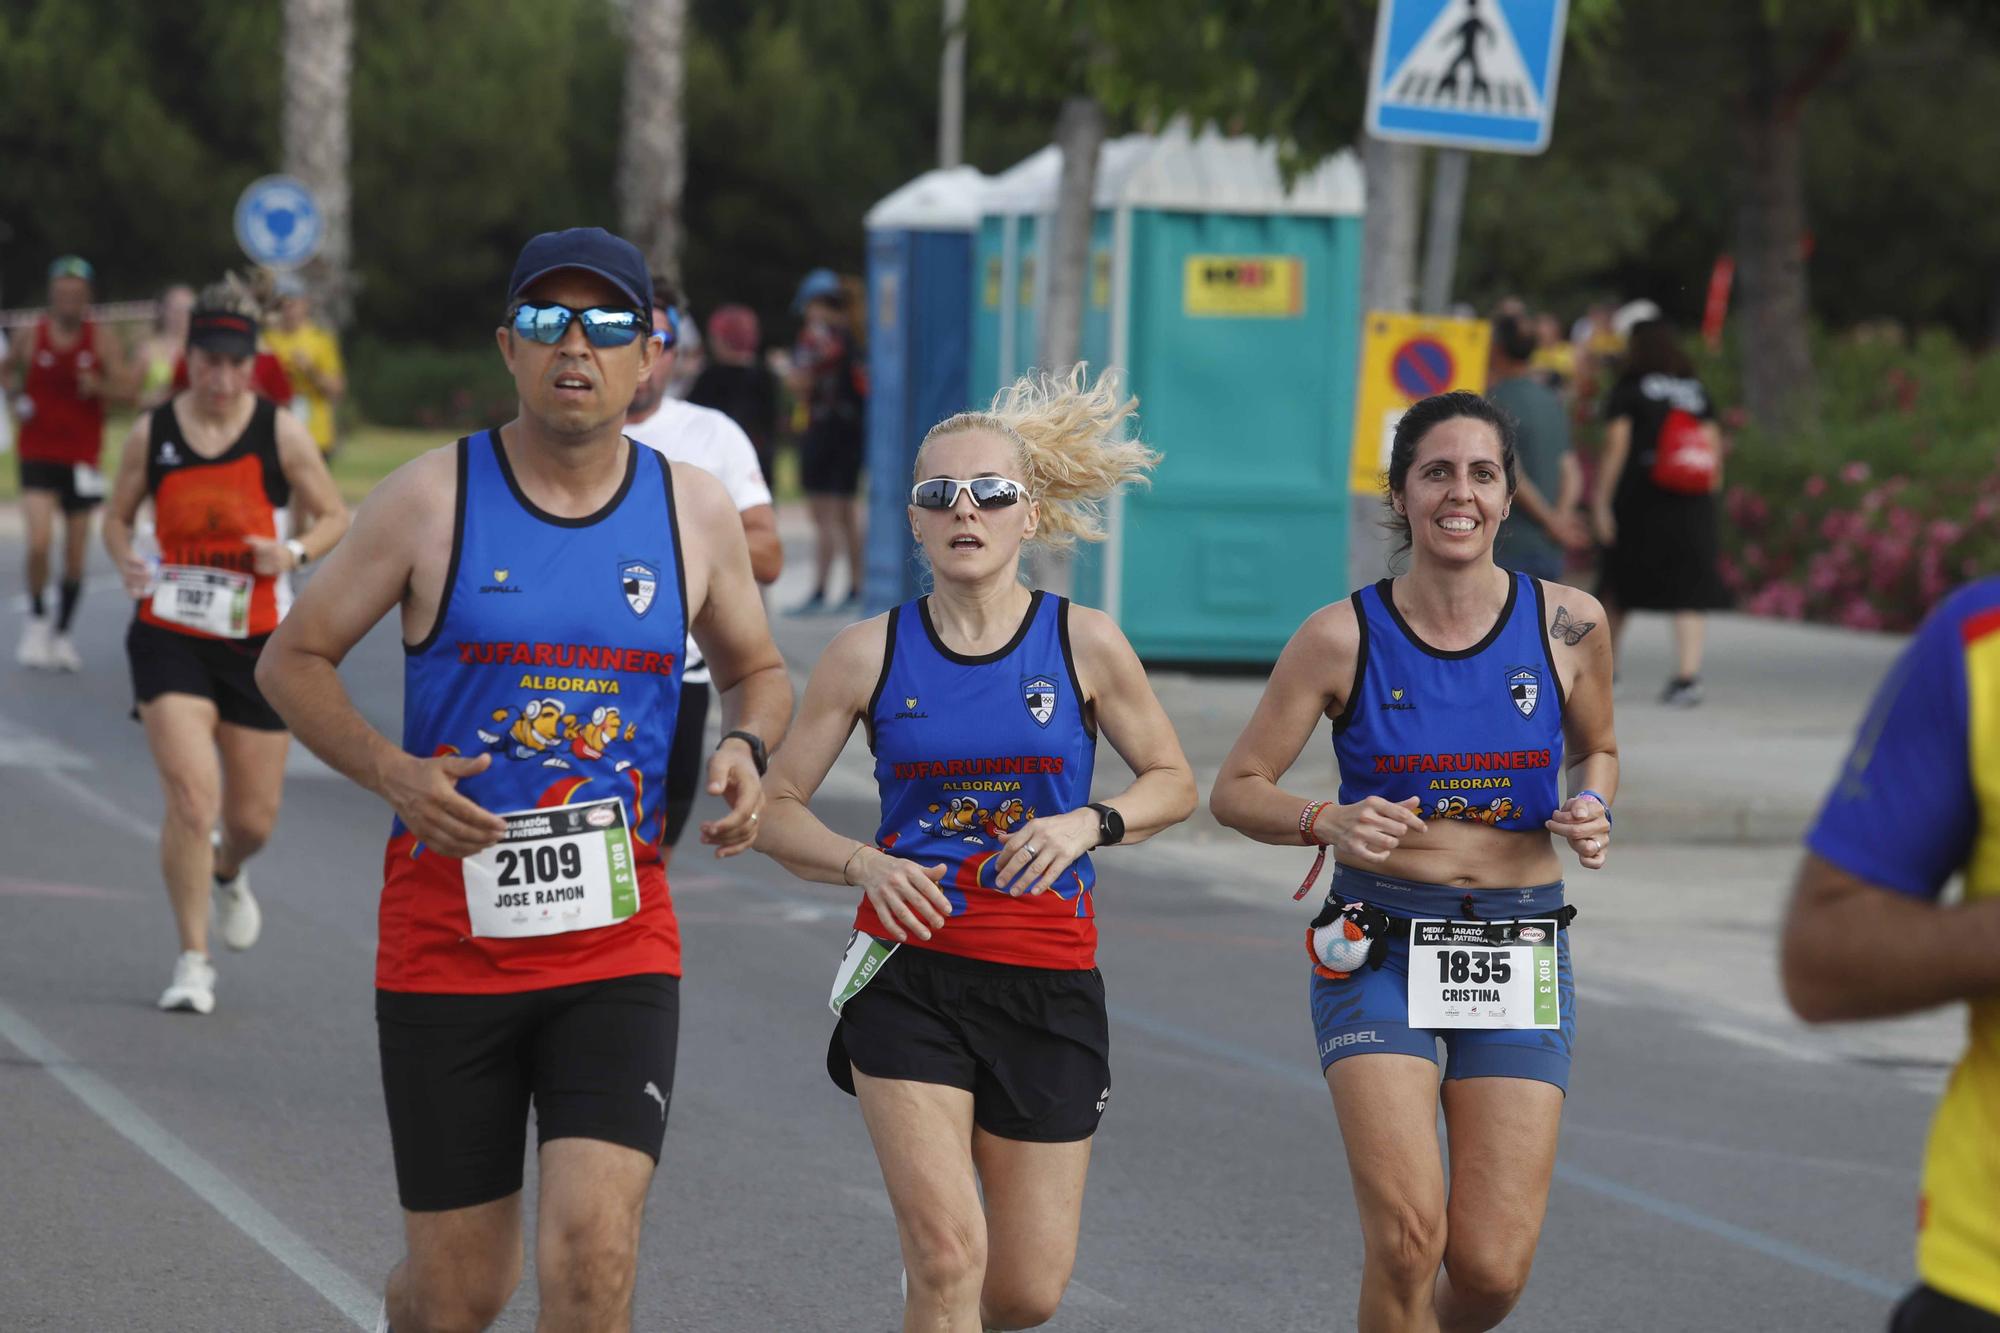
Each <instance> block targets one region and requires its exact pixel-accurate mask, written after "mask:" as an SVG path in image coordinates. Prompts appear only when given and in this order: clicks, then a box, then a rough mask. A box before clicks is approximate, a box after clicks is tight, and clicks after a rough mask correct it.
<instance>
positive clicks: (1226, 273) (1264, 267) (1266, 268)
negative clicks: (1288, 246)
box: [1181, 255, 1306, 319]
mask: <svg viewBox="0 0 2000 1333" xmlns="http://www.w3.org/2000/svg"><path fill="white" fill-rule="evenodd" d="M1182 275H1183V276H1182V281H1181V309H1182V310H1183V311H1184V312H1185V313H1187V314H1189V315H1194V316H1206V317H1211V318H1221V319H1297V318H1298V317H1299V316H1300V315H1302V314H1304V313H1305V309H1306V261H1305V260H1304V259H1302V258H1301V257H1299V256H1298V255H1189V256H1188V257H1187V265H1186V267H1185V268H1184V269H1183V270H1182Z"/></svg>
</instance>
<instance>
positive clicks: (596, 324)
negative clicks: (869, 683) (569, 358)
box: [514, 303, 653, 347]
mask: <svg viewBox="0 0 2000 1333" xmlns="http://www.w3.org/2000/svg"><path fill="white" fill-rule="evenodd" d="M577 319H581V320H582V321H583V336H584V337H585V338H586V339H588V340H589V342H590V345H591V346H592V347H630V346H631V345H632V344H633V343H634V342H635V341H637V340H638V338H639V337H640V335H641V334H650V333H651V332H652V331H653V320H652V317H651V316H650V315H642V314H640V313H639V312H638V311H637V310H627V309H622V308H619V307H615V306H591V307H590V308H589V309H587V310H579V309H577V308H576V307H574V306H566V305H531V304H527V303H523V304H521V305H518V306H515V307H514V332H516V333H518V334H520V335H521V336H522V337H523V338H526V339H527V340H528V341H529V342H536V343H541V344H542V345H544V346H546V347H554V346H555V345H556V344H557V343H559V342H561V341H562V340H563V337H564V335H566V334H567V333H568V332H569V326H570V324H571V322H572V321H574V320H577Z"/></svg>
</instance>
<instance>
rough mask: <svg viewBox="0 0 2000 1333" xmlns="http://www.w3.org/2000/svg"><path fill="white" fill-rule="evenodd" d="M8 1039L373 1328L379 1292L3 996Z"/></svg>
mask: <svg viewBox="0 0 2000 1333" xmlns="http://www.w3.org/2000/svg"><path fill="white" fill-rule="evenodd" d="M149 836H150V834H149ZM0 1037H5V1038H6V1039H7V1040H8V1041H9V1042H11V1043H12V1044H13V1045H14V1046H15V1047H16V1048H17V1049H18V1050H19V1051H20V1052H21V1054H23V1055H25V1056H27V1057H28V1059H30V1060H32V1061H34V1062H35V1063H36V1064H38V1065H40V1066H41V1067H42V1069H43V1070H45V1071H46V1072H47V1073H48V1074H49V1075H50V1076H51V1077H52V1078H54V1079H55V1080H56V1082H58V1083H60V1084H62V1085H63V1086H64V1087H65V1088H67V1089H69V1091H70V1092H71V1093H72V1094H73V1095H74V1096H75V1097H76V1099H77V1100H78V1101H80V1102H82V1103H83V1104H84V1105H85V1106H87V1107H89V1108H90V1109H91V1111H92V1112H93V1113H95V1114H96V1116H97V1118H98V1119H100V1120H102V1121H103V1122H104V1123H105V1124H107V1125H109V1126H110V1127H111V1128H112V1129H114V1130H116V1131H117V1132H118V1134H119V1135H120V1136H121V1137H122V1138H124V1139H125V1141H126V1142H128V1143H130V1144H131V1145H132V1146H133V1147H135V1148H137V1149H138V1150H139V1151H140V1152H143V1153H145V1154H146V1156H148V1157H150V1158H152V1159H153V1160H154V1161H155V1162H157V1163H158V1164H159V1165H160V1166H161V1167H163V1168H164V1169H165V1170H166V1171H167V1172H168V1174H170V1175H172V1176H173V1177H174V1178H175V1179H177V1180H179V1181H180V1182H181V1184H183V1185H185V1186H187V1187H188V1188H189V1189H190V1190H192V1191H194V1193H195V1194H196V1195H197V1196H198V1197H199V1198H200V1199H201V1200H202V1201H203V1202H204V1203H206V1204H208V1205H209V1206H210V1207H211V1208H213V1209H215V1211H216V1212H218V1213H221V1214H222V1215H223V1217H224V1218H226V1219H228V1221H229V1223H230V1224H231V1225H232V1226H234V1227H235V1228H236V1229H237V1230H238V1231H241V1232H242V1233H243V1234H244V1235H246V1236H248V1237H249V1238H250V1239H251V1240H253V1241H255V1242H256V1243H257V1244H258V1245H259V1246H261V1247H262V1248H263V1249H264V1251H265V1252H266V1253H268V1254H269V1255H270V1256H271V1257H272V1258H274V1259H276V1260H277V1261H278V1262H279V1263H281V1264H283V1265H284V1266H285V1267H287V1268H289V1269H291V1270H292V1272H293V1273H294V1274H296V1275H297V1276H298V1278H299V1279H300V1280H301V1281H302V1282H304V1283H305V1284H306V1285H307V1286H309V1287H311V1288H312V1289H313V1290H314V1291H316V1292H318V1293H319V1294H320V1295H321V1296H322V1297H324V1298H325V1299H326V1301H327V1303H328V1304H329V1305H331V1306H333V1308H334V1309H336V1310H338V1311H340V1313H341V1314H343V1315H345V1316H346V1317H347V1319H348V1321H349V1322H350V1323H352V1324H353V1325H354V1326H355V1327H356V1328H358V1329H362V1330H364V1333H372V1330H373V1329H374V1327H375V1316H376V1313H377V1311H378V1309H379V1307H380V1305H381V1296H380V1295H379V1293H376V1292H373V1291H371V1290H369V1289H368V1288H367V1287H366V1286H364V1285H363V1284H362V1283H361V1282H360V1281H359V1280H358V1279H356V1278H355V1277H353V1276H352V1275H351V1274H349V1273H348V1272H347V1271H346V1270H345V1269H343V1268H341V1267H340V1266H339V1265H338V1264H336V1263H334V1262H333V1260H331V1259H329V1258H327V1257H326V1256H325V1255H323V1254H321V1253H320V1252H319V1251H318V1250H316V1249H314V1248H313V1247H312V1246H311V1245H310V1244H309V1243H307V1242H306V1240H305V1239H304V1238H303V1237H301V1236H300V1235H299V1234H298V1233H297V1232H296V1231H293V1230H292V1229H291V1228H290V1227H288V1226H286V1225H285V1224H284V1223H283V1222H280V1221H279V1220H278V1219H277V1218H276V1217H274V1216H272V1215H271V1213H270V1211H269V1210H268V1209H266V1208H265V1207H264V1206H263V1205H262V1204H260V1203H258V1202H257V1201H256V1200H255V1199H253V1198H251V1197H250V1196H249V1195H248V1194H246V1193H245V1192H244V1191H243V1190H242V1188H241V1187H239V1186H238V1185H237V1184H236V1183H235V1182H234V1181H232V1180H230V1179H229V1177H228V1176H226V1175H224V1174H223V1173H222V1172H221V1171H220V1170H218V1169H216V1168H215V1167H214V1166H212V1165H210V1164H209V1162H208V1160H207V1159H206V1158H204V1157H202V1156H201V1155H200V1154H199V1153H197V1152H195V1150H194V1149H192V1148H190V1147H188V1146H187V1145H186V1144H185V1143H182V1142H181V1141H180V1140H179V1139H177V1138H175V1137H174V1136H173V1135H172V1134H171V1133H169V1132H168V1131H167V1130H166V1129H165V1128H164V1127H163V1126H161V1124H160V1123H159V1122H158V1121H157V1120H154V1119H153V1118H152V1117H151V1116H149V1115H147V1114H146V1113H145V1112H144V1111H142V1110H140V1109H139V1108H138V1107H137V1106H135V1105H134V1104H133V1103H132V1102H131V1100H130V1099H128V1098H127V1097H126V1096H125V1094H124V1093H122V1092H120V1091H118V1089H116V1088H114V1087H112V1086H111V1085H110V1084H109V1083H107V1082H105V1081H104V1080H103V1079H101V1078H99V1077H98V1076H97V1075H95V1074H93V1073H91V1072H90V1071H89V1070H87V1069H84V1068H83V1067H82V1066H80V1065H78V1064H77V1063H76V1062H75V1061H74V1060H72V1059H70V1057H69V1056H68V1055H66V1054H64V1053H63V1051H62V1049H61V1048H60V1047H58V1046H57V1045H56V1044H55V1043H54V1042H52V1041H50V1040H49V1039H48V1038H47V1037H45V1036H43V1035H42V1034H41V1032H40V1030H39V1029H37V1028H36V1027H35V1025H34V1024H32V1023H30V1022H29V1021H28V1020H27V1019H25V1018H23V1017H22V1016H21V1015H20V1014H19V1013H17V1012H15V1011H14V1010H13V1009H12V1008H11V1007H9V1006H8V1005H7V1004H5V1003H3V1002H0Z"/></svg>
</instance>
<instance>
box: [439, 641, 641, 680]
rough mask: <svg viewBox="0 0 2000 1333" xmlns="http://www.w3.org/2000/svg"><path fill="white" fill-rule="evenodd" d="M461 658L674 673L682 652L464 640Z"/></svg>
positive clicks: (476, 663) (505, 663) (498, 663)
mask: <svg viewBox="0 0 2000 1333" xmlns="http://www.w3.org/2000/svg"><path fill="white" fill-rule="evenodd" d="M458 660H459V663H460V664H461V665H464V666H524V667H567V668H571V669H573V670H579V671H624V672H630V673H633V674H637V675H658V676H671V675H672V674H673V673H674V666H675V664H676V663H677V662H678V661H679V654H677V653H660V652H654V651H652V650H651V649H646V648H613V647H611V646H609V645H606V644H589V643H520V642H513V641H506V640H503V641H500V642H493V641H486V642H477V643H469V642H466V641H464V640H461V641H460V642H459V645H458Z"/></svg>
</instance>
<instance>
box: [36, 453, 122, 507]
mask: <svg viewBox="0 0 2000 1333" xmlns="http://www.w3.org/2000/svg"><path fill="white" fill-rule="evenodd" d="M79 466H83V465H80V464H77V463H50V462H47V461H44V460H42V459H28V458H23V459H21V460H20V467H21V489H22V490H24V491H54V492H55V493H56V505H57V506H58V507H59V508H60V509H61V510H62V511H63V512H64V513H65V514H83V513H88V512H89V511H91V510H93V509H95V508H97V506H99V505H101V504H103V503H104V495H105V491H106V489H107V487H106V485H105V481H104V474H103V473H101V472H99V471H98V470H97V469H96V468H95V467H91V468H90V469H89V471H88V472H87V473H86V474H85V476H86V480H87V481H88V483H89V484H88V485H87V486H84V487H79V486H78V485H77V484H76V479H77V468H78V467H79Z"/></svg>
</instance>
